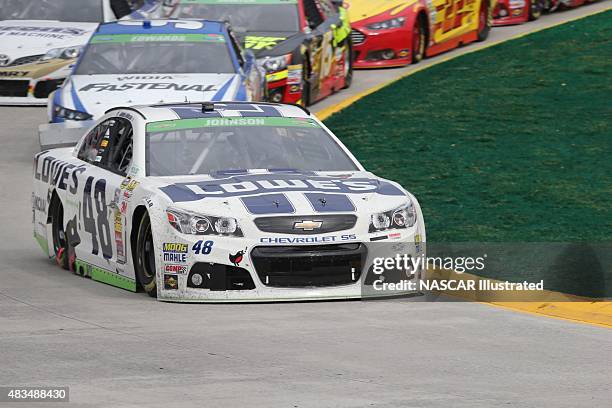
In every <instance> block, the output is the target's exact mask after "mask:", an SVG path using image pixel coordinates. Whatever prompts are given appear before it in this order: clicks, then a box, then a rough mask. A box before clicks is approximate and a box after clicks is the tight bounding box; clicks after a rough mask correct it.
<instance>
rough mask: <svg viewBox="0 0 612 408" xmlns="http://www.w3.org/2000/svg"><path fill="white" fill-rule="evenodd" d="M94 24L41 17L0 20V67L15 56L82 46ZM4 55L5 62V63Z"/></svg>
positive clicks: (87, 39) (95, 25)
mask: <svg viewBox="0 0 612 408" xmlns="http://www.w3.org/2000/svg"><path fill="white" fill-rule="evenodd" d="M97 28H98V24H97V23H67V22H63V21H43V20H3V21H0V44H2V45H0V56H5V57H2V58H0V66H2V65H8V64H10V63H11V62H12V61H14V60H15V59H17V58H22V57H27V56H31V55H42V54H45V53H47V51H49V50H52V49H54V48H67V47H73V46H80V45H85V44H86V43H87V41H89V37H91V35H92V34H93V32H94V31H95V30H96V29H97ZM6 57H8V62H5V61H6V60H7V58H6Z"/></svg>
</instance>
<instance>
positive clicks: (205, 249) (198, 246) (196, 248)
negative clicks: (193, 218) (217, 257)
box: [191, 240, 214, 255]
mask: <svg viewBox="0 0 612 408" xmlns="http://www.w3.org/2000/svg"><path fill="white" fill-rule="evenodd" d="M213 244H214V242H213V241H202V240H200V241H198V242H196V243H195V244H193V248H191V249H192V250H193V253H194V254H196V255H198V254H199V253H200V252H201V253H202V255H208V254H210V252H211V251H212V247H213Z"/></svg>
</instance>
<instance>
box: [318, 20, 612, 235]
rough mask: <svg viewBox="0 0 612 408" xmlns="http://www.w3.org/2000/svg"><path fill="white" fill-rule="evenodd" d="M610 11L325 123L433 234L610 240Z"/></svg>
mask: <svg viewBox="0 0 612 408" xmlns="http://www.w3.org/2000/svg"><path fill="white" fill-rule="evenodd" d="M611 122H612V12H609V11H608V12H605V13H601V14H598V15H595V16H592V17H588V18H585V19H582V20H578V21H575V22H571V23H568V24H565V25H562V26H558V27H555V28H552V29H549V30H545V31H542V32H539V33H535V34H532V35H529V36H527V37H523V38H521V39H518V40H514V41H510V42H507V43H504V44H501V45H498V46H495V47H491V48H488V49H486V50H484V51H481V52H476V53H472V54H469V55H465V56H463V57H459V58H457V59H454V60H452V61H449V62H447V63H444V64H440V65H437V66H434V67H432V68H430V69H427V70H425V71H421V72H419V73H417V74H415V75H412V76H410V77H407V78H404V79H402V80H400V81H398V82H396V83H394V84H392V85H390V86H388V87H386V88H384V89H382V90H380V91H378V92H376V93H374V94H372V95H369V96H367V97H365V98H364V99H362V100H360V101H358V102H356V103H355V104H353V105H351V106H350V107H348V108H346V109H345V110H343V111H341V112H340V113H337V114H335V115H333V116H332V117H331V118H329V119H328V120H327V121H326V124H327V125H328V126H329V127H330V128H331V129H332V130H333V131H334V132H335V133H336V134H337V135H338V136H339V137H340V138H341V139H342V141H343V142H344V143H345V144H346V145H347V146H348V147H349V148H350V149H351V150H352V151H353V152H354V153H355V154H356V156H357V157H358V159H359V160H360V161H361V162H362V163H363V164H364V166H365V167H366V168H367V169H368V170H370V171H372V172H374V173H376V174H377V175H380V176H382V177H386V178H389V179H392V180H396V181H398V182H400V183H401V184H402V185H403V186H404V187H406V188H407V189H408V190H410V191H411V192H413V193H414V194H415V195H416V196H417V198H418V199H419V201H420V202H421V205H422V207H423V212H424V217H425V222H426V225H427V240H428V242H430V243H431V242H459V241H472V242H508V241H512V242H530V241H531V242H536V241H539V242H554V241H560V242H575V241H610V238H611V231H612V217H611V214H610V206H611V202H612V178H611V177H612V129H611V125H610V124H611Z"/></svg>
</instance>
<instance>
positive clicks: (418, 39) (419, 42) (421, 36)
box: [412, 17, 427, 64]
mask: <svg viewBox="0 0 612 408" xmlns="http://www.w3.org/2000/svg"><path fill="white" fill-rule="evenodd" d="M426 29H427V27H426V26H425V23H424V21H423V19H422V18H420V17H418V18H417V19H416V21H415V22H414V27H413V28H412V63H413V64H417V63H418V62H419V61H421V60H422V59H423V58H425V49H426V48H427V35H426V33H425V31H426Z"/></svg>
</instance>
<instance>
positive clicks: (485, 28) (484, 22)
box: [478, 0, 491, 41]
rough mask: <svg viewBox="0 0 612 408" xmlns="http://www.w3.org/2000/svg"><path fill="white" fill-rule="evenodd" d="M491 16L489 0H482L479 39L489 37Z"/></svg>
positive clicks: (479, 17) (479, 15)
mask: <svg viewBox="0 0 612 408" xmlns="http://www.w3.org/2000/svg"><path fill="white" fill-rule="evenodd" d="M489 17H490V16H489V0H482V2H481V3H480V11H479V12H478V41H484V40H486V39H487V37H489V31H491V19H490V18H489Z"/></svg>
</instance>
